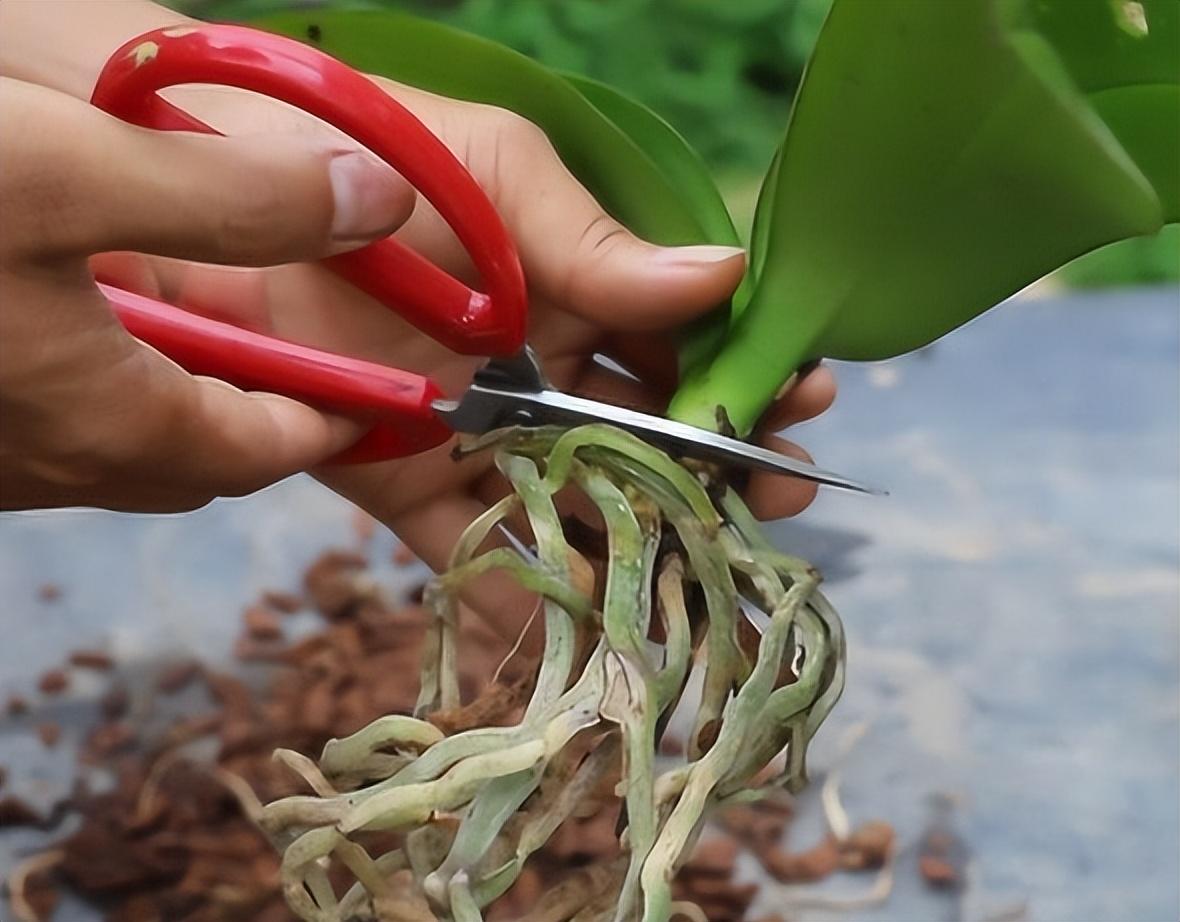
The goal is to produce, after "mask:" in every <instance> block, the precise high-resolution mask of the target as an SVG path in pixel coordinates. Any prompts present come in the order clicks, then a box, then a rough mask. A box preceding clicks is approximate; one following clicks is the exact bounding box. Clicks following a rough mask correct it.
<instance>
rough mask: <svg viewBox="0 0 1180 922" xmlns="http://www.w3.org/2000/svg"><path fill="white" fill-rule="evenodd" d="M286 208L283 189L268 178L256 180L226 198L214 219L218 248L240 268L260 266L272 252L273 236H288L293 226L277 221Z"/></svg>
mask: <svg viewBox="0 0 1180 922" xmlns="http://www.w3.org/2000/svg"><path fill="white" fill-rule="evenodd" d="M284 205H285V200H284V196H283V193H282V190H281V189H280V188H279V187H278V185H277V184H276V183H275V182H274V181H273V180H271V179H267V178H263V177H255V178H252V180H251V181H250V182H249V183H244V184H243V185H242V186H241V188H240V189H239V190H238V192H237V194H235V195H234V196H232V197H230V198H229V199H227V200H226V201H225V203H224V205H223V207H221V208H219V209H218V211H217V214H216V216H215V219H214V225H215V226H214V228H213V233H214V234H215V235H216V239H217V241H218V243H219V244H220V248H221V249H222V250H223V251H225V252H227V253H232V254H233V258H234V262H235V263H238V264H241V265H243V266H255V265H262V264H263V263H264V262H265V261H266V260H265V257H266V254H267V253H268V252H271V251H273V249H274V246H275V239H276V236H280V237H287V236H289V235H290V233H291V231H292V229H293V228H292V226H291V225H292V224H294V223H297V222H285V221H281V220H277V218H278V216H279V215H281V214H282V211H283V208H284Z"/></svg>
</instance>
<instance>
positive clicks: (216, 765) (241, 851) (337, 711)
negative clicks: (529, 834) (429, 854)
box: [0, 551, 892, 922]
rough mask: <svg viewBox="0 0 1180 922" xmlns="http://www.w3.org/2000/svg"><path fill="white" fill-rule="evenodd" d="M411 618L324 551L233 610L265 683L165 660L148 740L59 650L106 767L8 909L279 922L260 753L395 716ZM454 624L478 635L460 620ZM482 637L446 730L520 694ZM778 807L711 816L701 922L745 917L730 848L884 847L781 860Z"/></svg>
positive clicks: (348, 556) (513, 915)
mask: <svg viewBox="0 0 1180 922" xmlns="http://www.w3.org/2000/svg"><path fill="white" fill-rule="evenodd" d="M308 606H310V607H311V608H313V609H314V610H315V611H316V612H318V614H319V616H320V618H321V619H322V620H321V622H320V623H319V624H318V626H317V627H316V628H315V629H314V630H313V631H312V632H311V633H310V634H306V635H304V636H302V637H300V638H298V639H294V640H287V639H286V638H287V636H288V634H289V633H291V632H290V631H289V629H288V623H287V619H288V617H289V616H290V615H292V614H293V613H295V612H298V611H300V610H302V609H304V608H305V607H308ZM427 618H428V615H427V613H426V612H425V611H424V610H423V609H422V608H421V607H420V606H418V605H416V604H405V605H391V604H389V603H388V602H387V601H386V600H385V599H384V598H383V596H382V594H381V593H380V591H379V590H378V589H377V588H376V586H375V584H374V582H373V581H372V579H371V577H370V575H369V573H368V567H367V562H366V559H365V557H364V556H363V555H361V554H359V553H354V552H349V551H342V552H329V553H326V554H324V555H323V556H322V557H321V558H320V559H319V560H318V561H316V563H315V564H313V565H312V567H311V568H310V569H309V570H308V572H307V574H306V576H305V580H304V587H303V592H302V594H300V595H290V594H286V593H266V594H265V595H264V596H263V597H262V598H261V599H259V600H258V602H256V603H255V604H253V605H251V606H250V607H249V608H247V609H246V611H245V612H244V614H243V624H242V634H241V636H240V638H239V640H238V643H237V648H236V650H235V654H236V657H237V659H238V660H239V661H242V662H244V663H265V664H269V666H268V669H267V672H268V675H267V677H266V680H265V681H264V682H262V683H261V684H259V683H252V684H248V683H247V682H246V681H245V680H244V679H243V678H241V677H240V674H237V673H235V674H230V673H228V672H220V671H216V670H213V669H210V668H207V667H205V666H203V665H201V664H199V663H196V662H181V663H175V664H171V665H169V666H167V667H165V668H163V669H161V670H160V671H159V673H158V674H157V676H156V677H155V681H154V685H153V687H152V689H151V695H152V696H153V697H154V698H156V699H159V700H161V701H163V700H164V699H172V698H173V697H174V696H176V695H177V694H178V693H180V692H182V691H184V692H185V693H186V695H191V693H192V691H193V686H195V685H196V684H197V683H200V684H202V685H203V686H204V687H205V689H206V690H207V694H206V695H205V696H204V697H205V699H206V703H205V704H204V705H197V706H195V707H188V708H187V709H185V710H182V711H180V712H179V713H178V714H177V715H176V716H175V717H174V718H169V720H168V721H167V722H166V723H165V724H164V725H163V726H162V727H158V728H157V729H155V730H153V731H152V732H151V733H150V735H149V734H148V732H147V731H146V730H144V729H143V728H142V727H141V726H140V723H139V722H137V721H136V720H133V719H130V718H129V717H128V714H129V708H130V707H131V706H132V703H133V701H132V699H133V697H134V696H133V695H131V694H129V692H128V691H127V689H126V687H125V686H124V685H123V684H122V683H121V680H120V679H119V677H118V674H117V670H113V667H114V665H115V664H113V663H112V662H110V661H109V659H108V658H106V657H105V655H104V654H101V653H99V652H95V651H80V652H78V653H76V654H75V655H73V657H72V658H71V659H72V666H73V668H87V669H92V670H101V671H104V672H110V674H111V679H110V682H111V685H110V689H109V691H108V692H107V694H106V696H105V697H104V699H103V701H102V702H101V708H100V712H101V715H102V718H101V721H100V722H99V723H98V724H97V725H96V726H95V727H94V728H93V730H92V731H91V732H90V734H89V736H88V737H87V740H86V743H85V746H84V748H83V756H82V758H83V761H84V762H86V763H88V764H92V765H98V766H102V767H104V768H107V769H109V770H110V771H111V772H112V773H113V775H114V776H115V778H116V783H115V785H114V787H113V788H111V789H110V790H107V791H105V792H103V793H95V792H91V791H88V790H86V789H85V788H84V787H82V786H81V785H80V786H79V789H78V790H77V791H76V793H75V795H74V796H73V797H72V798H71V799H70V800H69V802H68V804H67V805H66V807H67V808H68V811H69V812H72V813H74V814H76V815H78V816H80V818H81V822H80V825H79V826H78V828H77V829H76V831H74V832H73V833H72V834H70V835H69V836H68V837H66V838H64V839H63V840H62V841H60V843H59V844H58V845H56V846H55V847H54V848H53V849H52V851H51V852H49V853H47V854H46V855H45V856H44V859H43V860H40V861H38V862H37V865H38V866H35V867H31V868H29V871H30V872H29V873H27V874H24V875H18V878H20V879H18V880H16V881H14V882H10V884H11V888H10V889H11V891H12V892H11V893H10V898H11V899H12V907H13V913H14V915H15V916H16V918H18V919H21V920H26V919H36V920H41V922H47V920H49V919H51V918H52V914H53V910H54V906H55V904H56V902H57V899H58V891H59V889H60V888H68V889H70V890H71V891H73V892H74V893H76V894H79V895H81V896H82V897H83V898H85V899H86V900H87V901H89V902H91V903H92V904H93V905H95V906H96V907H99V909H100V910H101V912H102V914H103V916H104V918H105V919H107V920H108V922H288V920H290V919H291V918H292V916H291V914H290V912H289V910H287V908H286V906H285V904H284V902H283V899H282V894H281V891H280V885H279V857H278V855H277V853H276V852H275V851H274V849H273V848H272V847H271V845H270V843H269V842H268V841H267V840H266V838H265V837H264V836H263V835H262V834H261V833H260V832H259V831H258V829H257V828H256V827H255V825H254V823H253V822H252V820H251V819H250V815H251V813H252V812H253V811H254V810H256V809H257V808H258V805H259V803H260V802H261V803H266V802H269V801H270V800H273V799H276V798H279V797H282V796H286V795H289V794H295V793H305V791H304V790H303V787H302V782H301V781H300V779H298V778H297V777H295V776H294V774H293V773H291V772H290V771H289V770H288V769H287V768H285V767H284V766H283V765H281V764H278V763H276V762H275V761H274V760H273V759H272V753H273V752H274V750H275V749H276V748H278V747H285V748H288V749H294V750H297V751H299V752H302V753H306V754H308V755H311V756H313V757H314V756H316V755H318V754H319V752H320V750H321V749H322V747H323V745H324V743H325V742H326V741H327V740H329V739H331V738H333V737H342V736H345V735H347V734H349V733H352V732H354V731H356V730H358V729H360V728H361V727H363V726H365V725H366V724H368V723H369V722H370V721H372V720H374V719H375V718H377V717H379V716H381V715H384V714H391V713H408V712H409V711H410V710H411V709H412V707H413V704H414V700H415V697H416V694H417V682H418V656H419V648H420V644H421V640H422V636H423V633H424V630H425V627H426V624H427ZM469 624H470V629H471V630H473V631H480V630H481V628H480V627H479V626H478V624H476V623H475V619H470V621H469ZM465 630H466V628H465ZM486 641H487V642H486V643H479V642H476V643H471V642H468V643H467V644H465V647H464V649H465V650H469V651H478V650H482V651H484V654H483V655H484V661H482V662H475V661H465V662H464V668H465V670H466V672H465V674H464V676H463V684H464V686H465V687H464V689H463V691H464V700H466V701H473V702H474V703H473V704H469V705H468V706H467V707H466V708H464V709H459V710H458V711H456V712H452V713H450V714H445V715H437V720H438V722H439V723H440V725H443V724H448V722H449V725H446V726H443V729H445V730H446V731H447V732H452V731H453V730H454V729H456V728H458V727H461V726H464V725H469V724H471V723H476V722H478V723H481V724H485V725H487V724H495V723H507V722H509V721H511V720H512V719H513V716H514V714H515V713H516V711H517V708H518V706H519V705H520V704H521V703H522V702H521V700H520V697H521V696H519V695H518V694H516V691H517V689H518V688H526V687H527V686H526V683H523V682H521V681H520V680H521V678H522V676H521V673H520V671H519V669H520V668H521V667H519V666H518V667H517V672H515V673H513V672H512V671H511V670H510V669H505V670H504V671H503V674H502V675H501V676H500V678H499V683H498V684H497V685H494V686H491V687H490V688H488V687H487V685H486V683H487V681H488V679H489V677H490V676H491V675H492V674H493V672H495V671H496V667H497V666H498V665H499V660H500V658H501V657H503V655H504V653H505V652H506V651H505V645H504V644H503V642H502V641H501V640H500V639H499V638H497V637H495V636H494V635H492V634H491V633H490V632H489V633H488V636H487V638H486ZM477 658H478V657H477ZM68 682H69V676H68V671H65V670H53V671H51V673H47V674H46V678H45V679H43V681H42V683H41V684H42V686H44V690H45V691H46V693H50V692H57V691H60V690H61V689H63V688H65V687H66V686H67V685H68ZM198 697H199V696H198ZM10 708H11V705H10ZM43 736H44V735H43ZM54 741H55V740H54ZM46 744H50V740H46ZM2 801H3V802H2V803H0V824H7V825H17V824H21V825H23V824H31V825H36V824H46V823H47V822H48V820H46V819H45V818H41V817H38V816H37V815H36V814H35V813H34V812H32V811H28V810H27V809H25V810H24V811H23V812H22V809H21V807H22V804H21V803H20V802H19V801H18V800H15V799H13V798H2ZM60 812H61V811H55V813H60ZM58 818H59V817H54V819H53V821H54V822H56V820H57V819H58ZM789 818H790V806H789V804H787V803H783V804H773V803H771V804H760V805H758V806H757V807H738V808H734V809H732V810H730V811H727V813H726V814H725V815H724V816H722V817H721V818H720V823H719V824H718V828H717V829H716V830H713V831H709V832H707V833H706V834H705V836H704V838H703V839H702V841H701V843H700V845H699V846H698V848H697V851H696V852H695V854H694V856H693V858H692V860H691V861H690V862H689V863H688V865H687V866H686V867H685V868H684V869H683V871H682V873H681V875H680V878H679V880H678V883H677V891H676V894H675V895H676V898H677V899H683V900H691V901H693V902H695V903H697V904H698V905H699V906H700V908H701V909H702V910H703V911H704V913H705V915H706V917H707V918H708V919H709V920H711V922H754V920H751V919H750V918H749V913H748V908H749V906H750V905H751V903H752V901H753V899H754V897H755V896H756V893H757V890H758V888H757V885H755V884H746V883H740V882H737V881H736V880H735V879H734V868H735V863H736V861H737V857H738V853H739V851H740V850H741V849H743V848H744V849H748V850H749V851H751V852H753V854H755V855H756V856H757V857H758V858H759V860H760V861H761V863H762V864H763V866H764V867H765V868H766V869H767V870H768V871H769V872H770V873H771V874H772V875H773V876H774V877H775V878H777V879H780V880H784V881H807V880H816V879H819V878H821V877H824V876H826V875H827V874H830V873H832V872H833V871H835V870H837V869H839V868H842V867H843V868H869V867H879V866H880V865H881V863H882V862H884V860H885V859H886V855H887V853H888V850H889V848H890V847H891V845H892V831H891V830H889V828H888V827H887V826H885V824H876V826H874V825H873V824H869V825H868V826H867V827H862V830H859V831H858V834H859V835H860V836H861V839H860V840H858V843H859V844H857V845H855V847H852V848H849V843H848V842H846V843H842V844H841V845H837V844H836V843H835V842H834V841H833V840H825V841H824V842H823V843H821V844H820V845H819V846H816V847H815V848H812V849H809V850H808V851H806V852H802V853H796V854H790V853H788V852H786V851H785V850H784V849H783V848H782V844H781V843H782V839H783V831H784V829H785V827H786V825H787V823H788V821H789ZM617 822H618V802H617V798H615V797H613V795H612V794H611V792H610V791H609V790H606V791H604V792H603V796H602V797H600V798H599V799H598V809H597V810H594V811H593V812H591V811H590V810H588V811H586V813H585V815H582V816H580V817H577V818H575V819H574V820H572V821H571V822H568V823H566V824H565V825H564V826H563V827H561V828H560V829H559V830H558V832H557V833H556V834H555V835H554V837H553V838H552V839H551V840H550V842H549V843H548V845H547V846H546V847H545V848H544V849H543V850H542V851H541V852H539V853H537V854H536V855H534V856H533V858H532V859H530V861H529V863H528V866H527V867H526V869H525V871H524V873H523V874H522V876H521V878H520V880H519V881H518V882H517V884H516V885H515V886H514V888H513V889H512V890H511V891H509V893H508V894H507V895H506V896H505V897H504V898H503V899H502V900H501V901H500V902H499V903H498V904H497V907H496V909H495V910H494V911H492V912H490V913H489V916H488V918H489V922H493V920H500V922H510V920H522V919H533V918H534V917H536V918H538V919H539V918H540V916H539V915H538V912H539V911H540V907H541V906H542V903H543V902H544V901H543V900H542V899H541V897H542V895H543V894H544V893H550V892H552V891H553V890H554V887H555V885H556V884H557V882H559V881H561V880H562V879H563V878H569V877H571V876H575V877H576V876H582V877H585V876H586V875H590V876H591V877H593V876H594V875H596V874H601V873H613V872H610V868H611V866H612V864H613V863H614V861H613V859H615V858H616V856H617V855H618V851H619V846H618V840H617V835H616V824H617ZM850 841H851V840H850ZM603 869H607V870H606V871H604V870H603ZM778 919H780V917H777V916H772V917H763V919H761V920H759V922H776V920H778Z"/></svg>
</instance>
